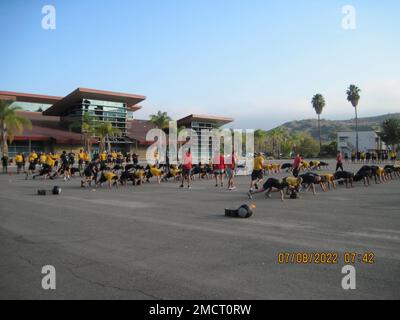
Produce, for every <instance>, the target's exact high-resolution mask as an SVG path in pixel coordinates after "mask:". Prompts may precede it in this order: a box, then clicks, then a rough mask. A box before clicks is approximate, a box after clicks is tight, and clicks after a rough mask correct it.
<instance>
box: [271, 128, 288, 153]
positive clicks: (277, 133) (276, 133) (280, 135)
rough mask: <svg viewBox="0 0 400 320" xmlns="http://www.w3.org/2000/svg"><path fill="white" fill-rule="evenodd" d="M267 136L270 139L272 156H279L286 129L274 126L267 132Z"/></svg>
mask: <svg viewBox="0 0 400 320" xmlns="http://www.w3.org/2000/svg"><path fill="white" fill-rule="evenodd" d="M268 136H269V137H270V138H271V141H272V154H273V156H274V157H275V156H277V158H279V157H280V154H281V145H282V143H283V142H284V140H285V137H287V131H286V130H285V129H284V128H282V127H279V128H275V129H273V130H271V131H269V132H268Z"/></svg>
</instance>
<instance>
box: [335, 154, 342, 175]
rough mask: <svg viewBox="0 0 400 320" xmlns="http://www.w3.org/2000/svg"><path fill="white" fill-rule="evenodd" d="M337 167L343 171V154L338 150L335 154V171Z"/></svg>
mask: <svg viewBox="0 0 400 320" xmlns="http://www.w3.org/2000/svg"><path fill="white" fill-rule="evenodd" d="M339 169H341V170H342V171H344V169H343V155H342V153H341V152H340V151H339V152H338V156H337V159H336V172H337V171H339Z"/></svg>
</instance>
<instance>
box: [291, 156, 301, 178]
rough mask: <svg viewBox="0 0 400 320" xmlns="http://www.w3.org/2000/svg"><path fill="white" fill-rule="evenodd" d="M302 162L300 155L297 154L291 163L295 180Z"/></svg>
mask: <svg viewBox="0 0 400 320" xmlns="http://www.w3.org/2000/svg"><path fill="white" fill-rule="evenodd" d="M302 162H303V159H302V158H301V155H299V154H297V155H296V158H294V162H293V176H295V177H296V178H297V177H298V176H299V173H300V167H301V164H302Z"/></svg>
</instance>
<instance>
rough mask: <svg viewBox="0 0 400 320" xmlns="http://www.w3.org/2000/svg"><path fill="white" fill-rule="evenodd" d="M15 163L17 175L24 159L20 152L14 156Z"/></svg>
mask: <svg viewBox="0 0 400 320" xmlns="http://www.w3.org/2000/svg"><path fill="white" fill-rule="evenodd" d="M15 163H16V164H17V174H20V173H21V169H22V166H23V165H24V157H23V156H22V154H21V153H20V152H19V153H18V154H17V155H16V156H15Z"/></svg>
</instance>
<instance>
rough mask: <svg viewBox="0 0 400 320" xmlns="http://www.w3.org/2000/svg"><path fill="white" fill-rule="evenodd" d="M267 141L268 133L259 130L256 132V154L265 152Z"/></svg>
mask: <svg viewBox="0 0 400 320" xmlns="http://www.w3.org/2000/svg"><path fill="white" fill-rule="evenodd" d="M266 139H267V133H266V132H265V131H264V130H261V129H257V130H255V131H254V146H255V151H256V152H261V151H265V150H263V149H264V148H265V142H266Z"/></svg>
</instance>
